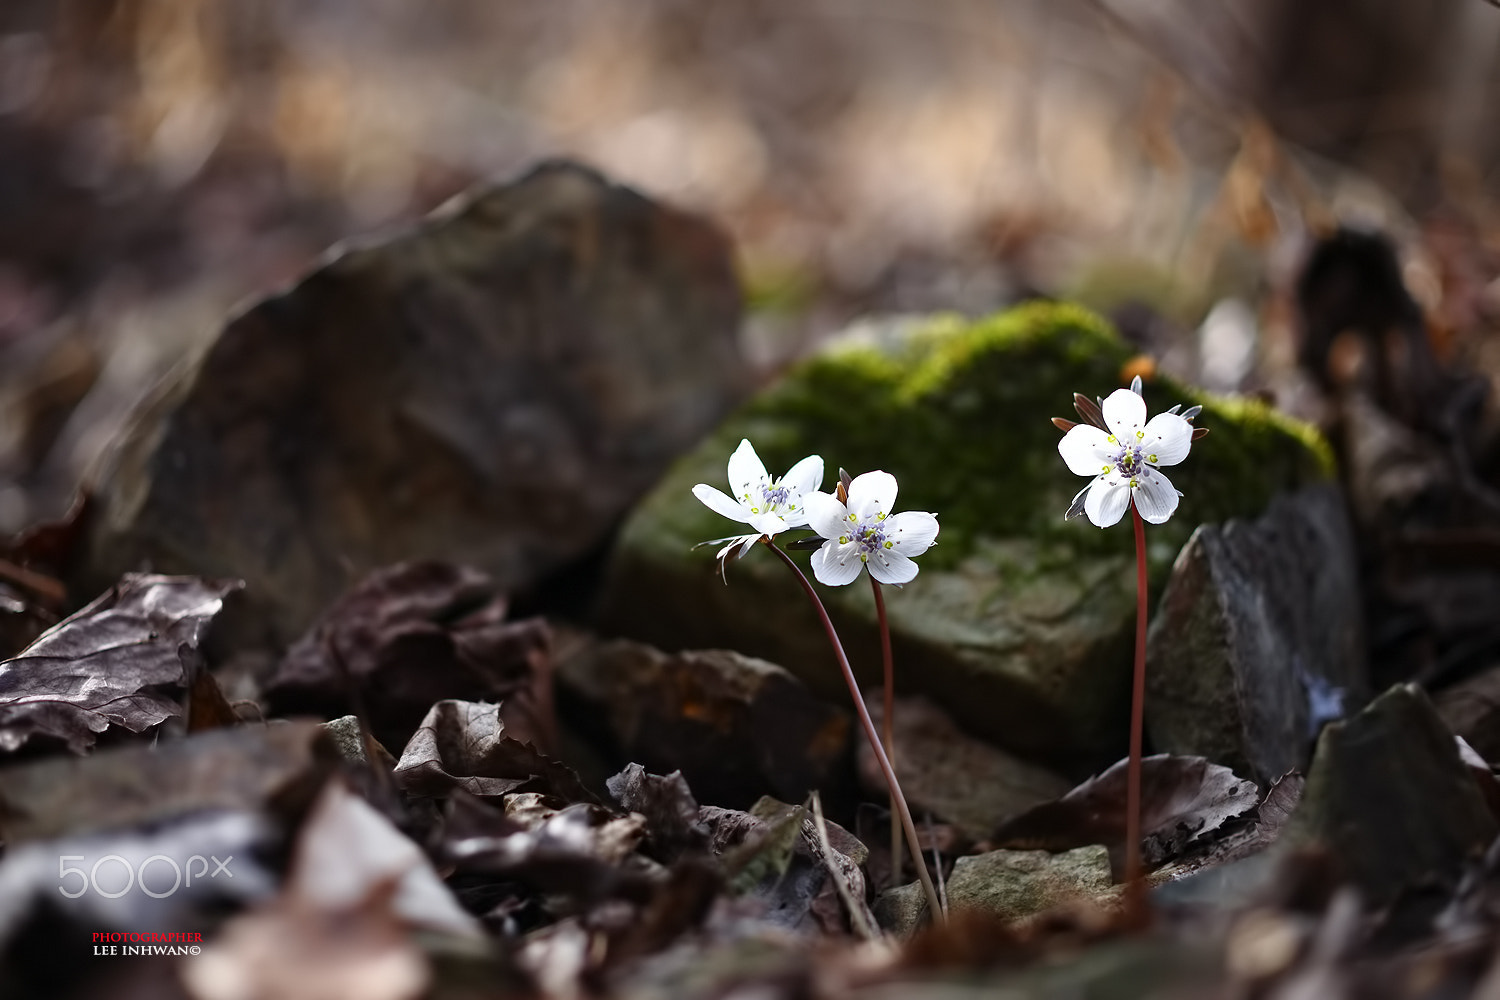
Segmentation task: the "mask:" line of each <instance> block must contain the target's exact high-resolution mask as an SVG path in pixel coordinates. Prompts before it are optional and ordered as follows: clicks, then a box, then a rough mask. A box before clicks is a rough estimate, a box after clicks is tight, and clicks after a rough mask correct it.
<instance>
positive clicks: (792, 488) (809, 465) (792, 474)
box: [781, 455, 823, 506]
mask: <svg viewBox="0 0 1500 1000" xmlns="http://www.w3.org/2000/svg"><path fill="white" fill-rule="evenodd" d="M781 485H782V486H785V487H786V488H787V492H788V493H789V494H790V495H791V497H792V502H793V503H796V502H797V501H796V498H797V497H798V496H800V495H801V494H803V493H811V492H812V491H813V490H815V489H817V488H818V487H819V486H822V485H823V456H822V455H808V456H807V457H806V458H804V459H803V460H802V461H800V462H798V463H797V464H796V465H794V466H792V467H791V468H790V469H788V470H787V474H786V475H784V476H782V477H781ZM799 506H800V504H799Z"/></svg>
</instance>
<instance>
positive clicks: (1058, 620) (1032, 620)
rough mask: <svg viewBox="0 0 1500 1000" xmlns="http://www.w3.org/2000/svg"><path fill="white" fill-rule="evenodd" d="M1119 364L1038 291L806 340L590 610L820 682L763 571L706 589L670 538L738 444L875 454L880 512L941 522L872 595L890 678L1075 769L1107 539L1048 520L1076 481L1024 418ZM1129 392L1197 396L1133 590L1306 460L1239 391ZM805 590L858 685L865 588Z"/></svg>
mask: <svg viewBox="0 0 1500 1000" xmlns="http://www.w3.org/2000/svg"><path fill="white" fill-rule="evenodd" d="M1130 357H1131V350H1130V348H1129V347H1128V345H1126V344H1125V343H1124V342H1123V341H1122V340H1120V339H1119V338H1118V337H1117V336H1116V335H1115V334H1114V333H1113V332H1112V331H1111V330H1110V329H1109V327H1108V326H1107V325H1106V324H1105V323H1104V322H1103V321H1102V320H1100V319H1099V318H1098V317H1096V316H1094V315H1093V314H1091V313H1089V312H1087V311H1085V310H1083V309H1080V308H1078V307H1076V306H1069V305H1058V304H1048V303H1038V304H1031V305H1027V306H1022V307H1020V308H1017V309H1014V310H1011V311H1009V312H1005V313H1001V314H998V315H995V316H993V317H990V318H987V319H983V320H979V321H977V322H965V321H962V320H959V319H957V318H938V319H935V320H933V321H931V322H929V323H927V324H925V325H924V326H922V327H920V328H919V329H917V330H915V331H914V332H912V333H910V334H909V335H907V336H904V337H901V338H897V339H896V341H895V342H894V343H892V344H887V345H882V346H881V347H874V346H870V345H869V344H847V343H846V344H843V345H836V346H834V347H832V348H830V349H829V350H827V351H825V352H823V353H821V354H819V355H818V356H816V357H814V358H812V359H810V360H809V361H807V362H805V363H803V364H802V365H801V366H799V367H798V368H796V369H795V370H794V371H793V372H792V373H791V374H790V375H789V376H788V377H787V378H785V379H784V380H783V381H782V382H781V383H780V384H779V385H777V386H775V387H774V388H772V389H770V390H768V391H766V392H765V393H763V394H762V395H760V396H759V397H758V398H756V399H755V400H753V401H752V402H751V403H750V404H748V405H747V406H746V407H744V408H743V409H741V410H740V411H739V412H738V413H737V414H736V415H735V416H733V417H732V418H730V420H729V421H728V422H727V423H725V424H724V425H723V426H722V427H721V428H720V429H719V430H718V431H717V432H716V433H715V434H714V435H712V436H711V437H710V438H709V440H707V441H706V442H704V443H703V445H702V446H701V447H699V448H698V449H697V450H696V451H694V452H693V453H691V454H690V455H688V456H687V457H685V458H684V459H682V460H681V461H679V462H678V463H677V464H676V465H675V466H674V467H673V468H672V470H671V471H670V472H669V473H668V475H667V476H666V478H665V479H664V480H663V481H662V482H661V483H660V484H659V485H658V486H657V487H656V488H655V490H654V491H653V492H652V493H651V494H650V495H649V496H648V498H647V499H646V500H645V502H644V503H643V504H642V505H641V506H640V507H639V508H638V509H637V510H636V511H635V513H634V514H633V515H632V516H631V518H630V519H629V520H628V522H627V523H626V525H625V527H624V530H623V532H622V535H621V538H620V542H619V545H618V548H617V550H616V553H615V557H614V559H613V561H612V565H611V571H610V574H609V581H608V584H607V587H606V593H605V596H604V601H603V605H602V609H601V617H602V619H603V622H604V624H605V625H606V626H607V627H609V628H611V629H613V630H616V631H619V632H622V633H625V634H629V635H633V636H636V637H639V638H643V639H646V640H648V641H651V642H654V643H656V644H658V645H662V646H665V647H667V648H676V649H682V648H691V647H698V648H704V647H714V646H724V647H729V648H734V649H738V650H741V651H743V652H746V653H750V654H752V655H757V656H762V657H765V658H767V659H770V660H773V661H775V662H778V663H781V664H783V665H785V666H786V667H788V668H790V669H791V670H793V671H794V672H796V673H798V674H800V675H801V676H803V677H804V678H806V679H807V680H808V681H809V682H810V683H811V684H812V685H813V686H814V687H815V688H818V689H821V690H822V691H824V692H826V693H828V694H830V695H836V693H837V689H838V686H839V682H838V676H837V671H836V668H835V666H834V662H833V658H832V656H831V655H830V653H829V650H828V646H827V642H826V640H825V638H824V636H823V634H822V631H821V629H820V627H819V626H818V623H817V619H816V618H815V616H814V615H813V613H812V611H811V610H810V609H809V608H808V607H807V604H806V600H805V598H804V597H803V595H802V594H801V593H800V592H799V590H798V588H797V587H796V586H795V585H793V584H792V582H791V581H790V580H789V579H787V573H786V569H785V567H783V566H781V565H779V564H778V561H777V560H775V559H773V558H771V557H770V556H769V554H765V553H760V552H752V553H751V554H750V555H749V556H748V557H746V558H745V559H743V560H742V561H739V562H737V563H735V564H734V565H733V566H731V567H730V574H729V586H727V587H726V586H724V585H723V584H722V583H721V582H720V581H719V579H718V569H717V567H716V565H715V564H714V560H713V556H712V550H709V549H698V550H696V551H694V550H693V546H694V545H695V544H697V543H699V542H702V541H704V540H705V539H711V538H717V537H720V536H723V535H727V534H731V533H732V532H733V531H734V530H735V529H734V525H732V524H730V523H729V522H728V521H726V520H725V519H724V518H722V517H720V516H719V515H717V514H715V513H713V512H712V511H710V510H708V509H707V508H706V507H704V506H703V505H702V504H700V503H699V502H698V501H697V500H696V499H694V497H693V496H692V494H691V492H690V490H691V488H692V486H693V484H695V483H699V482H706V483H711V484H715V485H718V486H719V487H721V488H722V487H723V486H724V485H725V482H724V480H725V464H726V462H727V460H728V458H729V454H730V452H731V451H732V450H733V449H734V447H735V445H736V444H738V442H739V440H740V438H742V437H746V438H749V439H750V440H751V441H752V442H753V443H754V445H755V447H756V449H757V450H758V452H759V453H760V455H761V457H762V458H763V459H764V460H765V462H766V465H767V467H768V468H770V469H771V470H773V472H774V473H779V472H782V471H785V470H786V469H787V468H788V467H789V466H790V465H791V463H793V462H794V461H796V460H797V459H799V458H801V457H803V456H804V455H807V454H809V453H818V454H821V455H822V456H823V457H824V459H825V461H826V462H827V466H828V471H829V475H828V477H827V478H826V479H825V482H824V487H825V488H831V486H832V482H833V475H834V470H836V469H837V468H838V467H839V466H843V467H844V468H846V469H848V470H849V471H850V472H851V473H854V474H858V473H860V472H864V471H867V470H870V469H884V470H886V471H887V472H891V473H893V474H894V475H895V476H896V477H897V478H898V479H899V480H900V483H901V495H900V498H899V500H898V501H897V509H899V510H913V509H915V510H930V511H934V512H937V513H938V515H939V519H940V521H941V524H942V533H941V534H940V535H939V538H938V544H937V545H936V546H935V547H933V548H932V549H931V550H929V551H928V552H927V553H926V554H925V555H923V556H922V557H921V560H920V563H921V566H922V572H921V574H920V575H919V576H918V577H917V579H916V580H915V581H913V582H912V583H911V584H909V585H908V586H907V587H906V588H904V592H901V593H891V594H890V597H889V600H888V601H887V605H888V608H889V613H890V616H891V626H892V630H893V633H894V637H895V644H896V662H897V671H898V675H899V681H898V683H899V684H900V685H901V686H902V687H904V688H907V689H912V690H919V691H922V692H923V693H926V694H928V695H929V696H930V697H932V698H933V699H934V700H936V701H938V702H939V703H940V704H942V705H943V706H944V707H945V708H947V709H948V710H949V711H950V712H951V713H953V715H954V716H955V717H956V718H957V719H958V720H959V721H960V722H961V723H963V724H964V725H965V726H966V727H967V728H969V729H971V730H973V731H975V732H977V733H979V734H981V735H987V736H990V737H992V738H994V739H996V740H997V741H998V742H1000V743H1002V744H1003V745H1006V746H1009V747H1011V748H1014V749H1017V750H1020V751H1022V752H1025V753H1030V754H1033V755H1037V756H1042V757H1045V758H1050V759H1053V760H1057V761H1060V762H1065V763H1075V764H1078V765H1080V766H1087V765H1092V764H1097V763H1099V762H1100V761H1101V760H1103V759H1105V758H1108V757H1110V756H1111V755H1112V754H1113V753H1114V752H1115V751H1116V750H1117V749H1118V742H1119V738H1120V734H1121V733H1122V732H1123V728H1124V717H1125V713H1124V710H1123V706H1124V704H1125V698H1126V689H1127V674H1128V669H1129V657H1130V647H1131V636H1132V623H1133V612H1134V580H1133V549H1132V542H1131V532H1130V530H1129V528H1128V527H1117V528H1115V529H1114V530H1109V531H1101V530H1099V529H1098V528H1095V527H1093V526H1092V525H1091V524H1089V523H1088V522H1087V521H1085V520H1082V519H1080V520H1077V521H1071V522H1065V521H1064V520H1063V517H1062V514H1063V511H1064V510H1066V509H1067V506H1068V503H1069V501H1070V500H1071V499H1072V497H1073V495H1074V494H1075V493H1076V492H1077V491H1078V490H1079V488H1080V487H1082V486H1083V485H1084V484H1085V481H1084V480H1082V479H1080V478H1078V477H1076V476H1073V475H1072V474H1070V473H1069V472H1068V470H1067V468H1066V467H1065V466H1064V465H1063V463H1062V460H1061V459H1060V458H1059V457H1058V454H1057V440H1058V433H1057V431H1056V429H1055V428H1054V427H1053V426H1052V425H1051V424H1050V423H1049V422H1048V417H1051V416H1054V415H1064V414H1070V411H1071V399H1072V393H1073V392H1074V391H1079V392H1084V393H1086V394H1089V395H1105V394H1108V393H1109V392H1110V391H1112V390H1113V389H1115V388H1118V387H1119V386H1120V385H1121V384H1122V376H1121V369H1122V367H1123V366H1124V365H1125V363H1126V362H1127V361H1128V360H1129V359H1130ZM1146 399H1147V403H1148V405H1149V406H1150V409H1151V410H1152V412H1156V411H1159V410H1161V409H1164V408H1165V407H1167V406H1169V405H1171V404H1172V403H1176V402H1185V403H1193V402H1201V403H1203V404H1204V413H1203V415H1202V416H1201V417H1200V418H1198V424H1199V425H1200V426H1207V427H1210V428H1212V430H1213V434H1212V435H1211V436H1210V437H1209V438H1207V439H1206V440H1205V441H1204V442H1202V443H1201V444H1200V445H1198V446H1197V447H1195V448H1194V451H1193V454H1192V456H1191V457H1190V458H1189V460H1188V461H1187V462H1186V463H1185V464H1183V465H1181V466H1178V467H1177V468H1175V469H1173V470H1172V472H1171V477H1172V481H1173V483H1175V484H1176V485H1177V486H1178V488H1179V489H1181V490H1182V491H1183V492H1184V493H1185V494H1186V496H1185V498H1184V499H1183V501H1182V506H1181V508H1180V509H1179V512H1178V514H1177V516H1176V517H1174V518H1173V519H1172V520H1171V521H1170V522H1169V523H1167V524H1166V525H1163V526H1161V527H1159V528H1153V529H1152V530H1151V531H1150V533H1149V549H1150V560H1151V571H1152V579H1153V583H1154V584H1155V585H1158V586H1159V585H1160V584H1161V583H1162V581H1164V580H1165V577H1166V573H1167V571H1168V569H1169V567H1170V565H1171V562H1172V559H1173V557H1174V556H1175V554H1176V553H1177V550H1178V549H1179V548H1180V547H1181V546H1182V544H1183V542H1185V541H1186V539H1187V537H1188V535H1189V534H1190V533H1191V532H1192V529H1193V528H1194V527H1195V526H1196V525H1197V524H1198V523H1199V522H1201V521H1217V520H1222V519H1224V518H1227V517H1231V516H1247V515H1254V514H1257V513H1259V512H1260V511H1261V510H1262V509H1263V508H1264V507H1265V506H1266V504H1267V503H1268V502H1269V500H1270V498H1271V497H1272V496H1273V495H1274V494H1275V493H1277V492H1278V491H1280V490H1283V489H1286V488H1289V487H1293V486H1297V485H1300V484H1302V483H1304V482H1307V481H1310V480H1315V479H1319V478H1322V477H1324V476H1326V475H1327V474H1328V473H1329V471H1330V466H1331V458H1330V457H1329V452H1328V449H1327V446H1326V444H1325V443H1324V442H1323V441H1322V440H1321V439H1320V438H1319V437H1317V435H1316V433H1315V432H1313V431H1312V430H1311V429H1310V428H1307V427H1305V426H1303V425H1300V424H1297V423H1295V422H1293V421H1290V420H1288V419H1287V418H1285V417H1282V416H1280V415H1278V414H1276V413H1274V412H1272V411H1270V410H1268V409H1267V408H1265V407H1264V406H1261V405H1259V404H1257V403H1254V402H1248V401H1229V400H1216V399H1205V398H1203V397H1202V396H1200V395H1198V394H1195V393H1192V392H1189V391H1188V390H1186V389H1184V388H1183V387H1181V386H1179V385H1176V384H1173V383H1171V382H1170V381H1168V380H1166V379H1159V380H1155V381H1153V382H1152V383H1150V384H1148V385H1147V386H1146ZM799 558H802V559H804V560H805V557H799ZM823 594H824V599H825V601H826V602H827V603H828V604H829V607H830V611H831V613H832V614H833V616H834V618H835V620H836V621H837V622H838V624H839V627H840V632H841V634H842V636H843V638H844V641H845V644H846V647H847V648H848V650H849V653H850V656H851V658H852V660H853V662H854V664H855V668H856V670H857V671H859V672H860V674H861V676H862V678H863V679H864V680H865V681H866V682H870V681H873V680H874V679H875V678H876V677H878V673H879V669H880V666H879V665H880V659H879V652H878V646H877V637H876V635H877V634H876V631H875V625H874V602H873V599H872V597H871V593H870V587H869V585H868V584H867V583H865V582H864V581H863V580H861V581H858V582H856V583H855V584H854V585H852V586H849V587H844V588H836V589H827V588H825V589H824V590H823Z"/></svg>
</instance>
